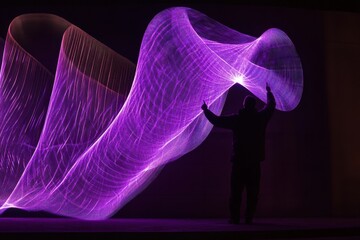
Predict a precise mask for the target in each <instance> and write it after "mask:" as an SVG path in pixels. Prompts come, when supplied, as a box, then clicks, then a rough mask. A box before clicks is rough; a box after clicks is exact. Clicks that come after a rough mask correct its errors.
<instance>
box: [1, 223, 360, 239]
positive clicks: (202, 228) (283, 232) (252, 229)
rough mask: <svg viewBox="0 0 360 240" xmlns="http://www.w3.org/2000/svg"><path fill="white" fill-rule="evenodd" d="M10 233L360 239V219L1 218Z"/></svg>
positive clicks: (22, 235) (3, 231)
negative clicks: (236, 221)
mask: <svg viewBox="0 0 360 240" xmlns="http://www.w3.org/2000/svg"><path fill="white" fill-rule="evenodd" d="M0 232H1V234H3V235H6V236H7V237H12V236H14V237H16V238H18V237H20V238H24V239H29V238H32V236H35V235H49V236H50V237H51V239H54V238H59V239H65V238H68V237H71V238H72V237H76V236H77V235H78V236H79V237H83V236H86V237H87V238H88V239H89V238H93V239H109V238H111V239H125V238H126V239H139V238H140V239H220V240H222V239H301V240H302V239H318V240H325V239H326V240H333V239H334V240H335V239H346V240H355V239H360V219H355V218H354V219H319V218H308V219H300V218H297V219H273V218H272V219H257V220H256V222H254V224H253V225H245V224H242V223H241V224H239V225H230V224H228V223H227V221H226V220H225V219H108V220H104V221H83V220H77V219H65V218H0Z"/></svg>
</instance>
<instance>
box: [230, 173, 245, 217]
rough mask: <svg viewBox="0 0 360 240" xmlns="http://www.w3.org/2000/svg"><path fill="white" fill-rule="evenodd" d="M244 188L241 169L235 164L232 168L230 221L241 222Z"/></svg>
mask: <svg viewBox="0 0 360 240" xmlns="http://www.w3.org/2000/svg"><path fill="white" fill-rule="evenodd" d="M243 190H244V181H243V179H242V176H241V173H240V169H239V167H237V166H233V167H232V170H231V192H230V203H229V207H230V223H233V224H238V223H239V222H240V208H241V197H242V192H243Z"/></svg>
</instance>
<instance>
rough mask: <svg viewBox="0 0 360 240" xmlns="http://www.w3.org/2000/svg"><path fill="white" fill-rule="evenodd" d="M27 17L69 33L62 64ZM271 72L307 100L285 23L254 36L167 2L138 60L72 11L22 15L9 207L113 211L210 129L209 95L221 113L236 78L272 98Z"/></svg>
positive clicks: (6, 136) (11, 42)
mask: <svg viewBox="0 0 360 240" xmlns="http://www.w3.org/2000/svg"><path fill="white" fill-rule="evenodd" d="M26 22H32V24H47V25H50V26H51V28H52V29H56V34H55V35H56V36H61V37H62V41H61V47H60V52H59V54H58V56H57V57H58V61H57V66H56V71H55V72H54V73H52V72H51V71H49V70H47V69H46V67H45V66H43V65H42V64H41V63H40V62H39V60H36V58H35V57H34V54H35V50H34V49H32V48H29V49H28V48H26V47H24V45H26V41H24V40H23V39H20V38H21V36H23V35H24V34H19V31H23V29H22V28H20V27H19V23H21V24H24V23H26ZM21 24H20V25H21ZM21 26H23V25H21ZM19 36H20V37H19ZM19 39H20V40H21V41H19ZM19 42H25V44H24V45H21V44H20V43H19ZM30 50H31V51H30ZM30 53H31V54H30ZM32 53H34V54H32ZM134 76H135V77H134ZM266 82H268V83H269V85H270V86H271V87H272V90H273V92H274V95H275V98H276V101H277V108H278V109H279V110H284V111H289V110H292V109H294V108H295V107H296V106H297V104H298V103H299V101H300V98H301V94H302V84H303V83H302V67H301V63H300V60H299V57H298V55H297V53H296V50H295V48H294V46H293V44H292V42H291V40H290V39H289V38H288V37H287V36H286V34H285V33H284V32H282V31H281V30H278V29H270V30H268V31H266V32H265V33H264V34H262V35H261V36H260V37H259V38H254V37H251V36H247V35H245V34H242V33H239V32H236V31H234V30H232V29H229V28H227V27H226V26H224V25H221V24H220V23H218V22H216V21H214V20H212V19H210V18H208V17H207V16H205V15H203V14H201V13H199V12H197V11H195V10H192V9H188V8H171V9H167V10H165V11H163V12H161V13H159V14H158V15H157V16H156V17H155V18H154V19H153V20H152V21H151V23H150V24H149V26H148V28H147V30H146V32H145V34H144V37H143V41H142V45H141V49H140V55H139V60H138V64H137V66H136V72H135V66H134V65H133V64H132V63H131V62H130V61H128V60H127V59H125V58H123V57H122V56H120V55H118V54H117V53H115V52H113V51H112V50H111V49H109V48H107V47H106V46H104V45H103V44H101V43H100V42H98V41H97V40H95V39H93V38H92V37H90V36H89V35H87V34H86V33H85V32H83V31H82V30H80V29H79V28H77V27H75V26H74V25H71V24H70V23H68V22H66V21H65V20H64V19H61V18H59V17H56V16H54V15H47V14H35V15H23V16H20V17H18V18H17V19H15V20H14V21H13V22H12V24H11V25H10V27H9V32H8V36H7V39H6V42H5V48H4V54H3V62H2V68H1V85H0V93H1V94H0V117H1V119H2V121H3V124H2V128H1V129H0V154H1V155H0V176H1V179H0V184H1V186H2V189H4V190H3V191H2V192H1V193H0V194H1V195H0V201H1V202H0V203H1V204H2V207H1V209H2V210H5V209H7V208H9V207H17V208H22V209H26V210H45V211H49V212H52V213H55V214H59V215H65V216H71V217H76V218H82V219H103V218H106V217H109V216H111V215H112V214H113V213H115V212H116V211H117V210H118V209H120V208H121V207H122V206H124V205H125V204H126V203H127V202H128V201H129V200H131V199H132V197H134V196H135V195H136V194H137V193H139V192H140V191H141V190H142V189H143V188H144V187H146V186H147V184H149V183H150V182H151V180H152V179H153V178H154V177H156V174H157V173H158V172H159V171H160V170H161V168H162V167H163V166H164V165H165V164H166V163H168V162H169V161H172V160H175V159H177V158H179V157H180V156H182V155H183V154H185V153H187V152H189V151H191V150H193V149H194V148H196V147H197V146H198V145H199V144H200V143H201V142H202V141H203V140H204V139H205V138H206V137H207V135H208V134H209V132H210V130H211V128H212V125H211V124H210V123H208V121H206V119H205V117H204V116H203V114H202V110H201V109H200V106H201V105H202V102H203V100H205V101H206V102H207V103H209V105H210V108H211V109H212V110H213V111H214V112H215V113H217V114H220V112H221V110H222V107H223V105H224V102H225V99H226V94H227V91H228V90H229V88H230V87H231V86H233V85H234V84H236V83H240V84H241V85H243V86H244V87H245V88H247V89H248V90H249V91H251V92H252V93H253V94H254V95H256V96H257V97H259V98H260V99H262V100H265V98H266V92H265V88H264V86H265V83H266Z"/></svg>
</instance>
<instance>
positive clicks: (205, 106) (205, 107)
mask: <svg viewBox="0 0 360 240" xmlns="http://www.w3.org/2000/svg"><path fill="white" fill-rule="evenodd" d="M207 108H208V106H207V105H206V103H205V101H204V104H203V105H202V106H201V109H202V110H204V111H205V110H206V109H207Z"/></svg>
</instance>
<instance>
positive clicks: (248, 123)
mask: <svg viewBox="0 0 360 240" xmlns="http://www.w3.org/2000/svg"><path fill="white" fill-rule="evenodd" d="M266 91H267V105H266V106H265V107H264V109H263V110H261V111H257V109H256V108H255V105H256V100H255V98H253V97H252V96H250V95H249V96H247V97H246V98H245V100H244V109H241V110H240V111H239V114H238V115H232V116H216V115H215V114H214V113H212V112H211V111H210V110H209V109H208V107H207V105H206V103H205V102H204V104H203V105H202V107H201V108H202V109H203V110H204V113H205V116H206V118H207V119H208V120H209V121H210V122H211V123H212V124H213V125H214V126H216V127H221V128H227V129H231V130H232V131H233V156H232V160H231V161H232V170H231V195H230V204H229V205H230V215H231V218H230V220H229V222H230V223H232V224H238V223H239V222H240V207H241V198H242V192H243V190H244V188H245V190H246V198H247V200H246V212H245V223H247V224H251V223H252V219H253V216H254V213H255V210H256V205H257V201H258V194H259V185H260V162H261V161H263V160H264V158H265V130H266V125H267V123H268V121H269V119H270V117H271V115H272V113H273V112H274V110H275V98H274V95H273V94H272V92H271V89H270V87H269V86H268V84H266Z"/></svg>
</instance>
